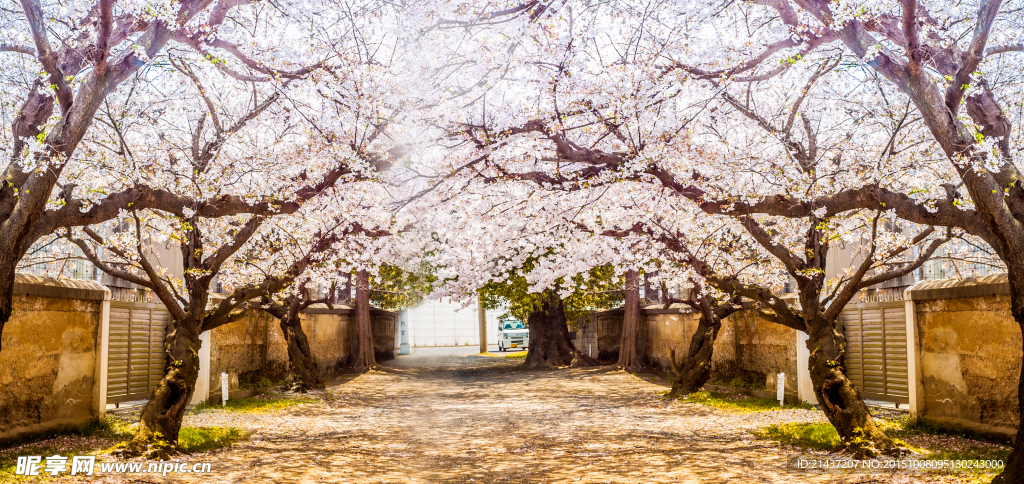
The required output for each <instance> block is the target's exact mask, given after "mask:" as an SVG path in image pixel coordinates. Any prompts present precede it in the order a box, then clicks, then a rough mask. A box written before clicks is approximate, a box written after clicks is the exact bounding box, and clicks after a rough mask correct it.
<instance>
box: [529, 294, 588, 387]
mask: <svg viewBox="0 0 1024 484" xmlns="http://www.w3.org/2000/svg"><path fill="white" fill-rule="evenodd" d="M542 298H543V301H542V303H541V308H540V310H538V311H535V312H533V313H531V314H530V316H529V318H527V322H528V324H529V325H530V328H529V329H530V346H529V348H528V349H527V352H526V361H525V362H524V363H523V366H524V367H527V368H537V367H556V366H572V367H580V366H595V365H597V361H596V360H594V359H593V358H590V357H589V356H587V355H584V354H583V353H581V352H580V351H579V350H577V349H576V347H575V346H573V344H572V340H571V339H569V325H568V324H567V323H566V319H565V308H564V307H563V306H562V299H561V298H560V297H558V293H556V292H555V291H552V290H547V291H544V293H543V295H542Z"/></svg>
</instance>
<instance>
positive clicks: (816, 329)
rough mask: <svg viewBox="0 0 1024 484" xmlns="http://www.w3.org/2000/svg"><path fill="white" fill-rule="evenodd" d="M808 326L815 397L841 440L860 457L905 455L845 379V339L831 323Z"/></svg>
mask: <svg viewBox="0 0 1024 484" xmlns="http://www.w3.org/2000/svg"><path fill="white" fill-rule="evenodd" d="M808 323H809V324H808V325H807V326H808V329H809V330H810V335H809V337H808V338H807V349H808V350H809V351H810V356H809V364H808V367H809V369H810V373H811V382H812V383H813V384H814V395H815V396H816V397H817V399H818V403H819V404H820V405H821V410H822V411H823V412H824V413H825V416H826V417H828V420H829V422H831V423H832V425H833V426H834V427H835V428H836V431H837V432H838V433H839V437H840V438H842V439H843V442H844V443H845V444H846V445H847V447H848V449H849V450H850V451H851V452H853V454H854V456H856V457H858V458H864V457H873V456H877V455H891V456H898V455H900V454H903V453H905V452H906V449H904V448H903V447H901V446H899V445H897V444H896V443H895V442H894V441H893V440H892V439H890V438H889V437H888V436H886V435H885V433H884V432H882V430H881V429H880V428H879V427H878V425H876V424H875V421H874V419H873V418H872V417H871V413H870V412H868V407H867V404H865V403H864V399H863V398H862V397H861V395H860V390H858V389H857V387H856V386H854V385H853V382H851V381H850V379H849V378H847V377H846V363H845V357H844V355H845V353H846V338H845V337H844V336H843V335H842V334H841V333H839V332H838V331H836V329H835V325H833V324H829V323H828V322H825V321H815V322H814V323H815V324H810V323H811V322H808Z"/></svg>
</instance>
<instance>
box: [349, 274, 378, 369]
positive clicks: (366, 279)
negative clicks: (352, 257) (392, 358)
mask: <svg viewBox="0 0 1024 484" xmlns="http://www.w3.org/2000/svg"><path fill="white" fill-rule="evenodd" d="M375 366H377V360H376V358H375V357H374V354H373V328H372V327H371V326H370V273H369V272H367V271H366V270H361V271H358V272H357V273H356V352H355V354H354V355H353V358H352V367H353V368H357V369H370V368H373V367H375Z"/></svg>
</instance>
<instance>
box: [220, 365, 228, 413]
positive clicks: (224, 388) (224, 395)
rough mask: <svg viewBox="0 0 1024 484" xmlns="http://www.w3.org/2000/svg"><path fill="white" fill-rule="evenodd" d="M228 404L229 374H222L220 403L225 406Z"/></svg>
mask: <svg viewBox="0 0 1024 484" xmlns="http://www.w3.org/2000/svg"><path fill="white" fill-rule="evenodd" d="M227 404H228V374H227V373H221V374H220V405H221V406H222V407H223V406H225V405H227Z"/></svg>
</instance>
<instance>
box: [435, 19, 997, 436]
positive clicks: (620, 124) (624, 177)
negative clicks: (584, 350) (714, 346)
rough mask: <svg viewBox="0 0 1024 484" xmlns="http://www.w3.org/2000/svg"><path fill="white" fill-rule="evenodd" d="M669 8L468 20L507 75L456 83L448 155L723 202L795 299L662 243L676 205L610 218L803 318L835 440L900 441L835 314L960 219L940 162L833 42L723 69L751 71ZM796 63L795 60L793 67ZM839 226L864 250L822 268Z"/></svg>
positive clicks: (896, 106)
mask: <svg viewBox="0 0 1024 484" xmlns="http://www.w3.org/2000/svg"><path fill="white" fill-rule="evenodd" d="M684 10H685V9H683V8H682V7H680V9H679V10H672V9H668V11H667V12H663V11H662V10H659V9H658V8H655V7H652V6H649V5H646V4H644V5H634V4H631V3H630V2H618V3H607V4H600V5H594V6H591V7H588V8H580V9H573V8H572V7H571V6H565V7H564V8H563V9H562V10H560V11H559V15H557V16H556V17H555V18H552V19H549V20H548V21H546V22H544V23H543V25H539V24H538V23H535V22H532V21H530V20H528V19H525V18H524V19H520V21H519V22H518V24H516V23H515V22H511V21H510V22H504V23H503V24H502V25H501V26H498V27H493V26H485V27H481V28H480V29H478V30H479V31H480V33H478V34H477V38H478V39H479V40H476V39H474V40H475V41H476V43H475V44H471V46H472V47H475V48H484V47H486V48H488V49H489V50H488V51H489V52H496V54H495V55H494V56H493V58H492V59H487V60H488V62H491V63H492V64H491V66H492V68H496V67H494V66H504V67H506V68H507V69H508V70H509V71H510V74H509V75H506V76H504V78H503V79H501V80H500V81H496V82H494V83H493V84H487V85H482V86H475V85H470V84H469V82H471V81H470V80H465V79H462V78H460V79H458V80H457V81H456V82H457V83H458V82H462V83H463V84H460V87H461V88H463V89H464V90H470V91H474V90H475V92H477V93H478V97H477V98H476V100H477V103H476V104H475V106H478V108H477V109H469V110H466V111H465V117H463V118H461V119H458V120H454V121H453V122H452V123H451V124H449V126H450V128H449V134H450V136H451V137H452V138H453V139H458V140H460V141H461V143H459V144H456V143H453V144H452V146H453V148H454V149H455V151H456V152H457V153H458V155H457V156H458V157H459V159H460V160H461V162H462V163H463V164H462V165H459V166H463V167H467V168H465V169H464V170H463V171H465V172H466V173H467V175H465V176H466V178H468V179H474V178H478V179H482V180H487V181H488V182H490V183H497V182H498V180H517V181H528V182H532V183H534V184H535V185H536V186H537V187H538V190H549V191H550V190H566V191H595V190H597V191H600V190H603V189H604V188H605V187H607V186H608V185H609V184H617V183H622V182H624V181H628V182H640V183H647V184H650V185H653V186H654V187H661V188H664V189H665V190H667V191H668V192H669V193H670V194H671V195H672V196H673V197H675V198H676V199H678V200H679V202H680V203H681V205H682V206H683V207H684V208H686V207H695V208H699V209H700V211H701V212H703V213H704V214H706V215H724V216H727V217H729V219H730V220H731V224H732V225H733V228H734V229H735V230H736V231H737V232H744V233H745V236H746V237H749V238H750V239H751V240H752V241H754V242H755V243H756V244H758V245H760V246H761V248H762V249H763V250H764V251H766V252H767V253H769V254H771V256H772V257H774V258H775V259H777V260H778V261H779V263H781V264H782V266H783V267H784V268H785V272H787V273H788V274H789V276H791V277H792V278H793V279H794V280H795V281H796V286H797V289H798V293H799V303H800V306H799V308H798V309H797V308H792V307H790V306H789V305H788V304H786V303H785V302H784V301H783V300H782V299H781V298H779V297H778V294H776V293H775V291H773V290H772V289H771V288H770V287H768V286H766V285H764V284H756V283H748V282H742V281H740V280H739V279H737V278H735V277H733V276H731V275H728V274H718V273H715V272H714V271H713V270H711V268H709V267H707V266H706V265H704V264H702V261H701V260H700V259H699V258H697V257H694V255H693V252H692V249H689V248H688V247H686V245H685V244H673V243H672V241H673V239H683V238H684V237H685V234H686V233H687V231H689V230H691V229H692V227H690V226H689V225H687V224H686V222H688V221H687V220H672V217H671V216H665V217H663V218H664V219H665V220H666V221H667V222H663V223H662V224H661V225H668V226H670V227H672V228H671V230H669V231H667V232H666V233H665V235H658V234H656V233H655V232H656V231H655V230H654V228H652V227H649V226H645V225H641V226H639V227H638V226H636V224H635V223H626V224H623V225H620V226H618V227H614V226H613V227H609V229H611V230H628V231H632V232H639V233H647V234H648V235H653V236H655V237H658V238H659V239H661V240H662V242H664V243H665V244H666V245H667V246H669V247H672V246H673V245H674V248H673V250H675V251H678V252H680V253H683V254H684V255H685V259H686V263H687V264H688V265H690V266H691V267H693V268H694V270H695V271H696V272H697V273H699V274H700V275H701V277H703V278H704V280H705V281H707V282H708V283H709V285H711V286H713V287H714V288H715V289H717V290H719V291H723V292H725V293H727V294H735V295H739V296H742V297H746V298H749V299H752V300H755V301H758V302H759V303H761V304H762V305H763V307H764V308H765V311H764V312H763V316H765V317H767V318H769V319H771V320H773V321H775V322H777V323H779V324H784V325H786V326H789V327H792V328H794V329H797V330H800V331H806V332H807V333H808V334H809V335H810V338H809V343H808V347H809V348H810V349H811V355H812V356H811V361H810V368H811V375H812V380H813V381H814V387H815V392H816V394H817V396H818V400H819V401H821V402H824V403H823V410H824V411H825V413H826V415H827V416H828V417H829V420H830V421H831V422H832V423H833V424H834V425H835V427H836V428H837V430H838V431H839V433H840V435H841V436H842V437H843V439H844V441H846V442H847V443H848V445H850V446H851V447H852V448H853V450H854V451H856V452H858V453H861V454H874V453H877V452H885V453H899V452H901V451H902V449H900V448H899V447H898V446H897V445H895V443H894V442H893V441H891V440H890V439H888V438H887V437H886V436H885V435H884V433H882V432H881V431H880V430H879V429H878V428H877V427H876V426H875V425H874V423H873V421H872V420H871V417H870V415H869V413H868V411H867V407H866V405H864V402H863V400H862V398H861V397H860V394H859V391H858V390H857V389H856V388H855V387H854V386H853V385H852V383H850V381H849V379H848V378H846V376H845V370H844V368H845V366H844V362H843V354H844V353H845V351H844V348H845V339H844V337H843V335H842V333H841V331H839V330H838V329H837V328H838V323H837V318H838V316H839V314H840V312H841V311H842V309H843V307H845V305H846V303H847V302H849V301H850V300H851V299H852V298H853V297H854V296H856V295H857V294H858V293H859V292H860V291H861V290H863V289H865V288H867V287H870V286H872V285H875V284H878V283H881V282H884V281H886V280H890V279H893V278H896V277H901V276H903V275H906V274H909V273H910V272H911V271H913V270H914V269H915V268H917V267H919V266H920V265H921V264H922V263H924V262H925V261H926V260H928V259H929V258H930V257H931V256H932V254H933V253H934V252H935V250H937V248H938V247H939V246H941V245H942V244H943V243H945V242H946V241H947V240H949V238H950V237H951V236H952V235H958V234H959V233H957V234H954V233H953V232H951V231H950V230H948V229H936V228H934V227H933V226H932V225H933V224H936V225H940V226H941V225H948V224H944V223H941V220H942V218H943V217H947V216H951V215H953V213H954V212H953V211H954V210H959V209H957V208H956V207H955V206H953V205H952V204H944V203H943V202H944V201H946V200H947V198H948V197H947V193H942V192H943V190H942V188H940V187H938V186H934V185H932V186H931V188H930V189H921V187H920V185H918V183H919V181H920V180H922V179H925V177H928V179H930V180H931V181H932V182H933V183H934V181H944V180H949V181H952V178H951V177H950V173H949V171H948V170H946V169H944V167H943V166H942V165H941V158H938V157H936V156H935V149H934V144H933V143H931V142H930V139H928V138H927V136H926V133H925V131H924V129H923V127H921V125H920V123H915V120H914V119H913V117H912V116H908V113H909V112H910V111H912V109H909V105H908V104H907V103H906V102H900V97H899V96H898V93H896V92H894V90H893V89H891V88H889V89H886V88H884V87H883V88H881V89H876V88H875V86H874V85H873V83H870V82H865V81H864V79H858V78H857V77H856V76H849V75H846V71H845V70H844V69H840V66H844V65H846V64H844V62H848V60H849V59H848V57H849V56H847V57H843V56H844V55H846V54H844V53H842V52H839V53H835V52H827V53H826V52H822V53H817V54H815V55H814V56H811V55H810V54H801V57H800V58H799V59H794V58H792V57H789V58H787V57H785V56H783V59H782V60H783V62H782V63H781V64H780V65H781V68H773V69H772V71H771V72H770V73H765V75H758V76H752V77H750V78H743V79H738V78H737V79H732V78H730V76H737V75H738V74H740V73H743V72H746V71H748V70H750V69H749V68H746V66H745V65H744V66H741V67H740V68H737V69H736V70H735V72H734V71H732V70H725V71H722V70H712V69H709V68H707V67H705V66H703V65H697V66H695V63H693V62H690V63H687V61H689V60H691V59H689V57H692V56H691V51H692V50H696V49H697V47H696V46H694V47H692V49H691V45H694V44H693V43H695V42H696V43H699V44H700V48H701V49H706V48H707V46H711V45H715V46H716V48H717V46H718V45H719V44H715V43H714V42H711V41H709V40H708V39H705V38H702V37H701V35H712V36H714V35H718V34H717V32H718V31H708V30H707V29H704V30H701V29H700V28H699V27H698V25H701V23H702V22H708V23H709V24H715V23H716V22H718V21H717V20H716V19H715V18H714V15H712V13H711V12H706V13H707V16H706V17H700V16H699V15H698V16H695V15H693V14H692V13H691V12H686V11H684ZM701 12H703V10H702V11H701ZM695 17H696V19H695ZM742 18H743V16H742V14H741V13H736V14H735V18H734V19H733V18H730V19H731V20H736V21H739V20H740V19H742ZM524 32H528V33H524ZM691 37H693V38H691ZM524 39H527V40H528V42H527V41H524ZM748 40H749V39H746V38H744V36H737V38H736V39H730V40H729V41H728V42H726V43H725V45H724V46H723V48H724V49H725V50H727V51H728V50H729V49H730V48H732V47H733V46H734V45H735V46H737V47H736V49H737V50H739V51H742V49H741V48H740V46H742V45H744V43H745V42H747V41H748ZM819 40H820V41H822V42H824V41H825V40H827V39H824V40H822V39H818V40H814V42H818V41H819ZM488 42H491V43H495V42H496V43H498V44H499V45H501V47H500V48H496V47H495V46H494V45H489V44H488ZM780 42H781V43H780V46H776V47H773V48H771V49H770V53H769V54H768V56H767V57H766V58H773V59H777V58H778V57H772V55H775V54H779V55H782V54H785V53H788V52H783V50H784V49H785V48H787V47H786V46H787V45H788V44H787V42H788V41H785V42H784V41H780ZM812 43H813V42H812ZM512 51H515V53H516V56H515V58H514V59H510V56H509V55H508V54H507V53H508V52H512ZM780 53H782V54H780ZM698 60H699V61H701V62H709V61H708V60H707V59H706V58H698ZM798 61H799V62H800V63H801V64H804V63H806V64H807V67H804V68H800V69H791V68H790V66H791V65H792V64H794V63H796V62H798ZM716 62H719V63H722V62H724V61H721V60H716ZM860 72H863V70H861V71H860ZM470 79H475V78H474V77H470ZM727 81H729V82H727ZM739 81H742V82H739ZM794 86H802V88H801V87H796V88H794ZM850 92H855V93H856V94H857V96H850ZM887 96H889V97H895V99H894V100H889V101H886V98H887ZM864 120H867V122H864ZM911 195H913V196H911ZM685 204H690V205H688V206H687V205H685ZM895 205H902V206H904V207H905V206H907V205H913V207H914V210H917V211H919V212H921V213H927V214H929V216H928V217H923V218H918V219H916V220H915V221H917V222H921V223H923V224H925V225H924V226H915V225H914V224H899V223H897V222H896V221H895V220H894V214H893V213H892V212H891V210H892V209H893V208H894V206H895ZM652 210H656V209H654V208H652V207H649V208H646V212H650V211H652ZM687 212H688V210H685V209H684V210H682V213H687ZM641 213H642V212H641ZM669 213H671V212H669ZM668 222H671V223H668ZM975 227H977V224H975ZM968 232H970V233H974V232H971V231H970V230H968ZM843 238H846V240H847V242H850V243H859V242H861V241H862V240H863V250H862V253H861V254H860V256H859V260H858V261H857V262H856V263H855V264H854V265H853V267H851V268H849V271H848V272H847V273H846V275H844V276H842V277H839V278H836V279H834V280H829V279H828V278H827V277H826V272H827V269H828V267H827V265H826V264H827V260H828V253H829V250H830V248H831V247H832V245H833V244H835V243H837V242H838V241H840V240H841V239H843Z"/></svg>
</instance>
